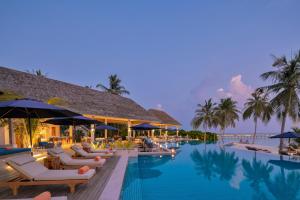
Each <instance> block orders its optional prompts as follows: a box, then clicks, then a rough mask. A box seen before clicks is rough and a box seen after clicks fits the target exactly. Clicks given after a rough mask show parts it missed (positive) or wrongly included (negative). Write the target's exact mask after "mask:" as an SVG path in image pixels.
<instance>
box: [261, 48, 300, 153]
mask: <svg viewBox="0 0 300 200" xmlns="http://www.w3.org/2000/svg"><path fill="white" fill-rule="evenodd" d="M272 66H273V67H275V70H273V71H269V72H266V73H263V74H262V75H261V78H262V79H263V80H271V81H272V82H273V84H272V85H268V86H264V87H261V88H262V89H267V91H268V93H270V94H272V95H274V98H273V99H272V100H271V102H270V103H271V105H272V107H273V108H274V109H275V111H276V113H277V118H278V119H279V120H281V133H283V132H284V129H285V123H286V119H287V117H290V118H291V119H292V120H293V121H296V120H297V118H299V116H300V113H299V105H300V100H299V96H298V92H299V89H300V51H299V52H298V53H297V54H296V55H295V56H294V58H292V59H290V60H289V61H288V60H287V58H286V57H285V56H282V57H275V56H274V63H273V65H272ZM283 142H284V140H283V139H280V145H279V150H281V149H282V148H283Z"/></svg>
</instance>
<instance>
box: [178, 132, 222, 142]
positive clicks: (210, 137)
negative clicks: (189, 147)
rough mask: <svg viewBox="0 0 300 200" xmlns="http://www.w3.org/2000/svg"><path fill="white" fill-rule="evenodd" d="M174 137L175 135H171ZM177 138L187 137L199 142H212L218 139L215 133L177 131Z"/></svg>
mask: <svg viewBox="0 0 300 200" xmlns="http://www.w3.org/2000/svg"><path fill="white" fill-rule="evenodd" d="M173 134H174V135H175V134H176V133H173ZM178 135H179V136H182V137H189V138H191V139H198V140H200V141H204V140H205V141H207V142H214V141H217V139H218V137H217V134H216V133H212V132H202V131H195V130H192V131H185V130H179V133H178Z"/></svg>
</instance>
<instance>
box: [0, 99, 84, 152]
mask: <svg viewBox="0 0 300 200" xmlns="http://www.w3.org/2000/svg"><path fill="white" fill-rule="evenodd" d="M78 115H80V114H77V113H75V112H72V111H69V110H66V109H64V108H60V107H57V106H53V105H50V104H46V103H44V102H41V101H38V100H34V99H17V100H12V101H4V102H0V118H27V119H28V125H29V136H30V144H31V147H32V130H31V120H30V119H31V118H51V117H72V116H78Z"/></svg>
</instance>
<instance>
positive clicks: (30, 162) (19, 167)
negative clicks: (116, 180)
mask: <svg viewBox="0 0 300 200" xmlns="http://www.w3.org/2000/svg"><path fill="white" fill-rule="evenodd" d="M5 162H6V163H7V164H8V165H9V166H11V167H12V168H13V169H14V170H16V171H17V172H18V173H19V177H18V178H16V179H13V180H10V181H8V182H6V186H8V187H9V188H11V189H12V192H13V195H17V194H18V188H19V187H20V186H34V185H68V186H69V188H70V192H71V193H74V192H75V186H76V185H78V184H85V183H88V181H89V180H90V179H91V178H92V177H93V176H94V174H95V170H94V169H90V170H89V171H87V172H86V173H84V174H79V173H78V170H49V169H48V168H46V167H44V166H43V165H42V164H41V163H39V162H36V160H35V158H34V157H32V156H30V155H20V156H14V157H9V158H6V159H5Z"/></svg>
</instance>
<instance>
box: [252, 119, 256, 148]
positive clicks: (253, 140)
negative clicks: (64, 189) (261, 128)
mask: <svg viewBox="0 0 300 200" xmlns="http://www.w3.org/2000/svg"><path fill="white" fill-rule="evenodd" d="M256 129H257V117H255V118H254V134H253V139H252V144H254V142H255V138H256Z"/></svg>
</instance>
